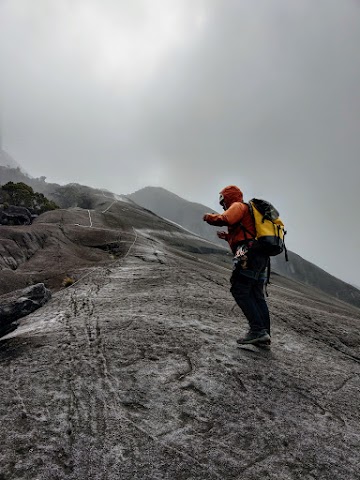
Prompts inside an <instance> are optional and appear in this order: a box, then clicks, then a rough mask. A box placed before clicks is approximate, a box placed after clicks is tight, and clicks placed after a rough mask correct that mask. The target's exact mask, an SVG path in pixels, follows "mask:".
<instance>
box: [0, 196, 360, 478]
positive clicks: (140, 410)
mask: <svg viewBox="0 0 360 480" xmlns="http://www.w3.org/2000/svg"><path fill="white" fill-rule="evenodd" d="M104 201H105V200H104ZM4 228H6V229H5V230H1V236H0V240H1V241H0V244H1V242H3V243H2V244H4V241H5V240H9V239H12V240H13V241H14V243H16V244H17V245H18V247H19V248H18V250H17V252H18V253H17V254H16V255H15V257H14V258H15V260H16V262H17V267H16V268H15V269H12V268H9V266H8V265H7V264H6V263H3V264H1V258H0V281H1V288H3V289H4V290H5V287H6V288H8V290H7V291H8V292H10V293H7V295H6V296H4V295H2V297H0V303H1V301H3V300H4V298H5V297H6V298H9V297H8V296H10V295H12V293H11V290H14V288H13V285H18V284H19V283H21V282H22V281H24V282H25V283H26V282H27V281H28V280H29V279H30V278H32V279H33V278H39V279H41V280H42V282H45V284H46V285H47V286H48V285H49V282H51V281H52V282H53V284H54V286H55V287H56V288H55V289H54V291H55V293H54V294H53V296H52V298H51V300H50V301H49V302H48V303H46V304H45V305H44V306H43V307H42V308H40V309H38V310H36V311H35V312H33V313H31V314H29V315H28V316H26V317H24V318H23V319H21V320H19V322H18V323H19V326H18V328H17V329H16V330H15V331H12V332H11V333H8V334H7V335H5V336H4V337H3V338H2V339H0V391H1V402H0V431H1V448H0V479H1V480H4V479H6V480H33V479H38V480H48V479H52V480H53V479H54V480H65V479H66V480H75V479H76V480H78V479H86V480H87V479H91V480H92V479H94V480H95V479H96V480H100V479H104V480H115V479H116V480H117V479H119V478H120V479H122V480H130V479H131V480H132V479H138V480H140V479H141V480H144V479H146V480H153V479H169V480H170V479H171V480H172V479H180V480H185V479H186V480H189V479H191V480H204V479H218V478H220V479H225V480H227V479H241V480H258V479H274V480H275V479H276V480H297V479H299V480H300V479H301V480H303V479H305V480H314V479H316V480H318V479H319V480H330V479H331V480H334V479H336V480H345V479H346V480H355V479H358V478H359V468H358V465H359V463H360V453H359V451H360V448H359V447H360V437H359V422H360V413H359V409H358V401H359V387H360V377H359V374H360V367H359V363H360V347H359V345H360V337H359V321H360V311H359V310H358V309H356V308H355V307H352V306H350V305H347V304H345V303H342V302H339V301H338V300H335V299H333V298H331V297H328V296H326V295H324V294H322V293H321V292H319V291H317V290H316V289H314V288H309V287H306V286H304V285H301V284H299V283H296V282H293V281H292V280H289V279H285V278H283V277H281V276H279V275H274V276H273V284H272V285H271V286H270V288H269V292H270V297H269V307H270V311H271V315H272V320H273V321H272V332H273V346H272V349H271V351H264V350H259V349H256V347H251V346H248V347H243V348H238V346H237V344H236V339H237V338H238V336H239V335H240V333H242V332H243V331H244V330H246V328H247V325H246V321H245V319H244V317H243V316H242V314H241V313H240V311H239V310H238V308H237V307H236V306H235V304H234V301H233V299H232V297H231V295H230V293H229V276H230V270H229V266H230V258H229V257H227V256H226V255H224V254H223V252H221V251H217V250H216V248H214V247H213V246H212V245H211V244H209V242H205V241H201V240H199V239H198V238H195V237H193V236H191V235H190V234H187V233H186V232H184V231H182V230H181V229H179V228H177V227H174V226H173V225H172V226H171V225H169V224H168V223H166V222H165V221H163V220H162V219H159V217H156V216H155V215H153V214H151V212H145V211H143V210H142V209H140V207H136V206H133V205H131V204H126V203H124V202H113V201H110V202H109V201H108V202H107V203H105V204H104V203H102V202H101V201H99V207H98V208H97V210H95V211H87V210H81V209H70V210H63V211H56V212H49V213H48V214H46V215H45V216H43V215H41V216H40V217H39V218H38V219H36V221H35V223H34V224H33V225H31V226H29V227H13V229H11V228H10V227H9V228H8V227H4ZM28 234H31V235H35V237H32V238H33V240H31V241H28V240H29V237H27V236H26V235H28ZM26 238H27V240H26V241H25V239H26ZM34 239H37V240H34ZM34 245H35V246H36V248H34ZM65 273H68V274H69V273H71V274H74V277H75V279H76V282H75V283H74V284H73V285H72V286H71V287H69V288H67V289H61V287H60V286H59V285H60V283H59V282H60V280H61V279H62V278H63V275H64V274H65ZM11 282H13V283H11ZM56 282H58V283H56ZM4 284H5V287H4ZM4 290H3V293H4Z"/></svg>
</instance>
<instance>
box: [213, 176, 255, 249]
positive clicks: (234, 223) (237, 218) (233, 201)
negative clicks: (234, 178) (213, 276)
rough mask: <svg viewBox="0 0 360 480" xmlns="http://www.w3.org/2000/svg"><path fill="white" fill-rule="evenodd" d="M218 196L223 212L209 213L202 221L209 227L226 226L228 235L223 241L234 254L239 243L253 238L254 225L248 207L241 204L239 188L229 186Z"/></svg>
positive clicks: (241, 195) (241, 198)
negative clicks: (222, 205)
mask: <svg viewBox="0 0 360 480" xmlns="http://www.w3.org/2000/svg"><path fill="white" fill-rule="evenodd" d="M220 194H222V195H223V197H224V203H225V207H226V210H225V212H224V213H223V214H219V215H218V214H216V213H209V214H207V215H205V216H204V220H205V222H207V223H209V224H210V225H219V226H224V225H226V226H227V227H228V234H227V235H226V238H225V239H226V240H227V241H228V243H229V245H230V248H231V250H232V251H233V252H234V253H235V251H236V247H237V245H238V244H239V243H242V242H244V241H245V240H248V239H250V238H255V223H254V220H253V218H252V216H251V214H250V211H249V207H248V205H247V204H246V203H243V194H242V191H241V190H240V188H238V187H236V186H235V185H229V186H228V187H225V188H224V189H223V190H221V192H220ZM239 222H241V223H242V225H243V226H244V227H245V228H246V230H248V231H249V232H250V233H251V235H250V233H248V232H246V233H245V232H244V230H243V229H242V228H241V226H240V225H239Z"/></svg>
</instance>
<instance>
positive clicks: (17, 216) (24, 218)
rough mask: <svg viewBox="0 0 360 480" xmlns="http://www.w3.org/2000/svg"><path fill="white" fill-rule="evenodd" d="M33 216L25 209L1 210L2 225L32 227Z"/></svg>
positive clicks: (0, 219) (12, 206) (11, 206)
mask: <svg viewBox="0 0 360 480" xmlns="http://www.w3.org/2000/svg"><path fill="white" fill-rule="evenodd" d="M31 221H32V216H31V213H30V212H29V210H28V209H27V208H25V207H16V206H14V205H10V206H9V207H8V208H6V209H5V208H0V225H30V224H31Z"/></svg>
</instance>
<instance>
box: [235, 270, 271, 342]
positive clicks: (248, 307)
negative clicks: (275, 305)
mask: <svg viewBox="0 0 360 480" xmlns="http://www.w3.org/2000/svg"><path fill="white" fill-rule="evenodd" d="M230 291H231V293H232V296H233V297H234V299H235V301H236V303H237V304H238V305H239V307H240V308H241V310H242V311H243V313H244V315H245V317H246V318H247V320H248V322H249V326H250V330H251V331H252V332H259V331H261V330H266V331H267V332H268V333H269V335H270V314H269V309H268V306H267V303H266V300H265V296H264V280H263V279H260V280H257V279H256V278H250V277H247V276H245V275H242V274H241V273H239V272H237V271H234V273H233V275H232V277H231V289H230Z"/></svg>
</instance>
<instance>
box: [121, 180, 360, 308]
mask: <svg viewBox="0 0 360 480" xmlns="http://www.w3.org/2000/svg"><path fill="white" fill-rule="evenodd" d="M128 197H129V198H131V199H132V200H133V201H134V202H136V203H138V204H139V205H142V206H144V207H146V208H148V209H150V210H152V211H153V212H155V213H156V214H158V215H161V216H162V217H165V218H168V219H169V220H172V221H173V222H176V223H178V224H179V225H182V226H183V227H184V228H186V229H189V230H191V231H192V232H194V233H196V234H198V235H200V236H202V237H204V238H206V239H208V240H210V241H212V242H214V243H217V244H218V245H222V246H225V245H226V243H225V242H223V241H222V240H219V239H218V238H217V236H216V230H217V229H216V228H214V227H212V226H210V225H207V224H205V222H203V221H202V217H203V214H204V213H206V212H209V211H211V209H210V208H209V207H206V206H204V205H201V204H197V203H193V202H189V201H187V200H185V199H183V198H180V197H178V196H177V195H174V194H173V193H171V192H169V191H167V190H165V189H163V188H158V187H146V188H143V189H141V190H138V191H137V192H134V193H132V194H131V195H128ZM289 259H290V261H289V262H285V259H284V256H283V255H280V256H279V257H275V258H273V259H272V266H273V268H274V270H275V271H276V272H278V273H280V274H281V275H284V276H286V277H288V278H291V279H293V280H296V281H298V282H302V283H305V284H307V285H311V286H314V287H315V288H318V289H320V290H322V291H324V292H325V293H326V294H328V295H333V296H335V297H336V298H338V299H340V300H343V301H344V302H348V303H351V304H352V305H355V306H357V307H360V290H358V289H357V288H355V287H354V286H353V285H350V284H348V283H346V282H343V281H342V280H340V279H338V278H336V277H334V276H333V275H330V274H329V273H327V272H325V271H324V270H322V269H321V268H319V267H317V266H316V265H314V264H313V263H311V262H308V261H307V260H305V259H303V258H302V257H300V256H299V255H297V254H295V253H293V252H289Z"/></svg>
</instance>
